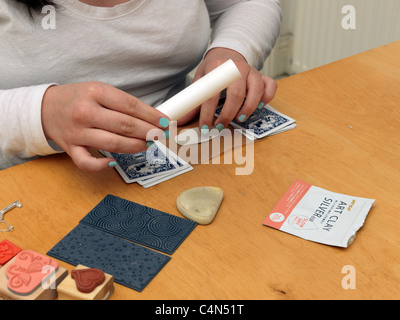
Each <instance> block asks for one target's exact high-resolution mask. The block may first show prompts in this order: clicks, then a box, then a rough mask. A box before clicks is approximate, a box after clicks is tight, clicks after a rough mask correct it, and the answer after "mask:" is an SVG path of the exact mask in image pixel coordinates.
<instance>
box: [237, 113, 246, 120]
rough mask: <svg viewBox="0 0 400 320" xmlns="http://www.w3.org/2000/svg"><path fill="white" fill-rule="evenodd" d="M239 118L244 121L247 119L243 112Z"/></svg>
mask: <svg viewBox="0 0 400 320" xmlns="http://www.w3.org/2000/svg"><path fill="white" fill-rule="evenodd" d="M238 119H239V121H240V122H243V121H244V120H246V115H245V114H242V115H241V116H239V118H238Z"/></svg>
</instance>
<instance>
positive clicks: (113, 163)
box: [108, 161, 117, 168]
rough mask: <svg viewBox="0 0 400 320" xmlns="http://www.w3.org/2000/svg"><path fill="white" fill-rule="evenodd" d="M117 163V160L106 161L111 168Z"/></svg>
mask: <svg viewBox="0 0 400 320" xmlns="http://www.w3.org/2000/svg"><path fill="white" fill-rule="evenodd" d="M116 165H117V162H115V161H110V162H109V163H108V167H109V168H113V167H115V166H116Z"/></svg>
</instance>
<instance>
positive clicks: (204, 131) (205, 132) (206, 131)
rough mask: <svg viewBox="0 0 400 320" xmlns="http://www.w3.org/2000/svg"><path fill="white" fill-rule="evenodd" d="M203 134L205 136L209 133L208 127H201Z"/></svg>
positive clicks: (204, 125)
mask: <svg viewBox="0 0 400 320" xmlns="http://www.w3.org/2000/svg"><path fill="white" fill-rule="evenodd" d="M201 133H203V134H207V133H208V125H206V124H203V126H202V127H201Z"/></svg>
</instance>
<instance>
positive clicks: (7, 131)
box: [0, 84, 62, 169]
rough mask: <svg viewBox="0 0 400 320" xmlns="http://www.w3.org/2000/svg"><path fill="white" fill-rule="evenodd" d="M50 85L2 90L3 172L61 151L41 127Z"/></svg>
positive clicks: (0, 149) (0, 142) (0, 156)
mask: <svg viewBox="0 0 400 320" xmlns="http://www.w3.org/2000/svg"><path fill="white" fill-rule="evenodd" d="M51 85H52V84H46V85H38V86H31V87H21V88H16V89H8V90H0V169H5V168H8V167H10V166H13V165H16V164H19V163H22V162H25V161H27V160H30V159H32V158H34V157H36V156H44V155H49V154H53V153H57V152H61V151H62V150H60V148H59V147H58V146H56V145H55V144H54V145H53V146H52V145H51V144H52V142H51V141H47V140H46V137H45V135H44V132H43V128H42V121H41V107H42V99H43V96H44V93H45V92H46V90H47V88H48V87H49V86H51Z"/></svg>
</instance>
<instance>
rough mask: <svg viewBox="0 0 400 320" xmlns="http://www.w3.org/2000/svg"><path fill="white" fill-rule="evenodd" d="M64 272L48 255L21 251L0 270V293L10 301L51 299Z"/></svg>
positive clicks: (53, 297)
mask: <svg viewBox="0 0 400 320" xmlns="http://www.w3.org/2000/svg"><path fill="white" fill-rule="evenodd" d="M67 274H68V271H67V270H66V269H64V268H62V267H60V266H59V265H58V263H57V262H56V261H55V260H54V259H51V258H49V257H46V256H44V255H41V254H39V253H36V252H34V251H31V250H23V251H21V252H20V253H18V254H17V255H16V256H15V257H14V258H12V259H11V260H10V261H9V262H8V263H7V264H6V265H5V266H4V267H2V268H1V269H0V296H1V297H3V298H5V299H11V300H53V299H55V298H57V290H56V287H57V285H58V284H59V283H60V282H61V281H62V280H63V279H64V278H65V277H66V276H67Z"/></svg>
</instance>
